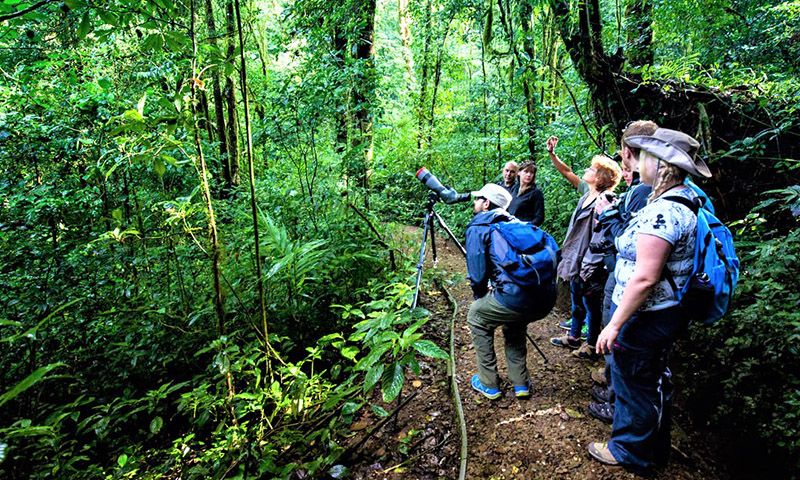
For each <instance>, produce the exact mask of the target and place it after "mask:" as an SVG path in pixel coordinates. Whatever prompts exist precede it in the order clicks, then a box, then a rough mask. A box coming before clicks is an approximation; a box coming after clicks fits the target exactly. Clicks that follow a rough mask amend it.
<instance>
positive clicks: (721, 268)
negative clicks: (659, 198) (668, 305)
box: [664, 197, 739, 325]
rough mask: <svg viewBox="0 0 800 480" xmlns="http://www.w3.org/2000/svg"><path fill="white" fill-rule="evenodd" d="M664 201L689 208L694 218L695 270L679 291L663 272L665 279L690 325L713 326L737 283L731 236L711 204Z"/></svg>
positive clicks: (683, 199) (736, 259)
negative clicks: (710, 206)
mask: <svg viewBox="0 0 800 480" xmlns="http://www.w3.org/2000/svg"><path fill="white" fill-rule="evenodd" d="M664 198H665V199H666V200H671V201H673V202H677V203H680V204H682V205H685V206H686V207H689V209H690V210H691V211H692V212H693V213H694V214H695V215H697V239H696V241H695V250H694V267H693V269H692V273H691V275H690V276H689V280H688V281H687V282H686V284H684V286H683V288H681V289H680V290H678V289H677V285H676V284H675V281H674V280H673V278H672V275H671V274H670V273H669V271H666V272H665V275H666V279H667V281H668V282H669V283H670V286H671V287H672V289H673V290H674V291H675V292H676V296H677V298H678V301H679V302H680V304H681V307H682V309H683V311H684V314H685V315H686V316H687V317H688V318H689V319H690V320H692V321H696V322H701V323H704V324H706V325H712V324H714V323H716V322H717V320H719V319H720V318H722V316H723V315H725V312H727V311H728V307H729V306H730V302H731V299H732V298H733V292H734V290H735V289H736V282H737V281H738V280H739V258H738V257H737V256H736V252H735V251H734V248H733V236H732V235H731V231H730V230H729V229H728V227H726V226H725V225H723V224H722V222H720V221H719V219H717V217H716V216H714V214H713V213H711V211H710V210H709V209H708V208H707V207H706V205H710V204H711V202H709V201H707V200H706V201H705V202H703V200H700V199H697V200H696V201H694V202H693V201H691V200H689V199H687V198H684V197H664ZM701 202H703V206H702V208H701V206H700V205H699V204H700V203H701ZM712 208H713V207H712Z"/></svg>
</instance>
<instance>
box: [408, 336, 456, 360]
mask: <svg viewBox="0 0 800 480" xmlns="http://www.w3.org/2000/svg"><path fill="white" fill-rule="evenodd" d="M412 346H413V347H414V350H416V351H418V352H419V353H421V354H423V355H425V356H426V357H432V358H450V355H448V354H447V352H445V351H444V350H442V349H441V348H439V347H437V346H436V344H435V343H433V342H431V341H430V340H419V341H417V342H415V343H413V344H412Z"/></svg>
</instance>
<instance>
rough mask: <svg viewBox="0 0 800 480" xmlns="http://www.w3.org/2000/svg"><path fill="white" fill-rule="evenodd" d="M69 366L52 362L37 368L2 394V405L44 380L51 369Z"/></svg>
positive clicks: (0, 402)
mask: <svg viewBox="0 0 800 480" xmlns="http://www.w3.org/2000/svg"><path fill="white" fill-rule="evenodd" d="M65 366H67V364H66V363H60V362H59V363H51V364H50V365H46V366H44V367H42V368H38V369H36V371H35V372H33V373H31V374H30V375H28V376H27V377H25V379H24V380H23V381H21V382H19V383H18V384H16V385H14V387H13V388H12V389H11V390H9V391H7V392H6V393H4V394H2V395H0V407H2V406H3V405H4V404H5V403H6V402H8V401H9V400H12V399H13V398H14V397H16V396H17V395H19V394H20V393H22V392H24V391H25V390H27V389H29V388H31V387H32V386H34V385H35V384H36V383H37V382H39V381H40V380H42V379H43V378H44V376H45V375H47V374H48V373H50V371H51V370H55V369H56V368H58V367H65Z"/></svg>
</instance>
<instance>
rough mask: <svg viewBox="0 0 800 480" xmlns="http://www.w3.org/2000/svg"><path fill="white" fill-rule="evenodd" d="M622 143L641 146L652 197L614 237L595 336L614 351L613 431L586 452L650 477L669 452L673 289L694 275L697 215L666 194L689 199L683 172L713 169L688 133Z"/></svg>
mask: <svg viewBox="0 0 800 480" xmlns="http://www.w3.org/2000/svg"><path fill="white" fill-rule="evenodd" d="M625 142H626V143H627V144H628V145H630V146H631V147H636V148H640V149H641V151H640V154H639V173H640V175H641V180H642V182H644V183H646V184H648V185H652V186H653V193H652V194H651V196H650V200H649V202H648V204H647V205H646V206H645V207H644V208H642V209H641V210H640V211H639V212H638V214H637V215H636V216H635V217H633V219H632V220H631V221H630V223H629V225H628V227H627V228H626V229H625V230H624V231H623V232H622V234H621V235H619V236H618V237H617V238H616V242H615V243H616V247H617V251H618V252H619V256H618V259H617V264H616V267H615V270H614V274H615V276H616V281H617V283H616V286H615V287H614V294H613V303H612V306H611V320H610V322H609V324H608V326H606V327H605V328H604V329H603V331H602V332H600V336H599V337H598V339H597V350H598V351H600V352H604V353H613V365H612V368H611V377H612V380H613V382H612V383H613V384H614V389H615V391H616V402H615V409H614V420H613V429H612V431H611V439H610V440H609V441H608V443H601V442H592V443H590V444H589V445H588V447H587V448H588V450H589V454H590V455H591V456H592V457H593V458H595V459H596V460H598V461H599V462H601V463H605V464H607V465H622V466H624V467H625V468H626V469H628V470H631V471H633V472H635V473H640V474H648V473H651V472H652V470H653V469H654V468H656V467H658V466H661V465H663V464H665V463H666V461H667V459H668V456H669V453H670V426H671V423H672V397H673V390H674V387H673V384H672V381H671V374H670V371H669V368H668V359H669V353H670V352H671V350H672V347H673V345H674V343H675V341H676V340H677V339H678V337H679V336H680V335H681V334H683V333H684V332H685V330H686V327H687V326H688V321H687V320H686V319H685V318H684V317H683V315H682V314H681V311H680V306H679V304H678V301H677V300H676V297H675V291H676V289H678V290H679V289H680V288H681V287H683V285H684V284H685V283H686V282H687V281H688V279H689V275H690V273H691V271H692V263H693V259H694V248H695V237H696V231H697V217H696V215H695V214H694V212H692V210H691V209H690V208H689V207H687V206H686V205H684V204H682V203H680V202H679V201H672V200H671V199H670V198H669V197H682V198H684V199H687V200H690V201H694V200H695V199H696V198H697V195H696V194H695V192H694V191H693V190H692V188H690V187H688V186H687V185H686V183H685V180H686V178H687V175H689V174H693V175H701V176H704V177H708V176H711V172H710V171H709V169H708V166H706V164H705V163H704V162H703V161H702V160H700V159H699V158H696V157H695V153H696V151H697V147H698V146H699V144H698V143H697V141H696V140H695V139H694V138H692V137H690V136H689V135H686V134H685V133H682V132H679V131H676V130H670V129H666V128H659V129H658V130H656V131H655V133H653V134H652V135H650V136H647V135H639V136H631V137H628V138H626V139H625ZM664 272H668V274H669V275H664ZM668 277H671V278H668Z"/></svg>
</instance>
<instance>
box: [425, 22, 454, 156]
mask: <svg viewBox="0 0 800 480" xmlns="http://www.w3.org/2000/svg"><path fill="white" fill-rule="evenodd" d="M452 23H453V17H450V20H449V21H448V22H447V27H445V30H444V34H442V43H441V45H440V46H439V52H438V53H437V54H436V65H435V66H434V68H433V91H432V92H431V108H430V110H429V112H428V133H427V135H426V142H425V143H426V144H427V145H428V147H430V146H431V145H433V129H434V124H435V121H436V117H435V115H434V112H435V111H436V94H437V93H438V92H439V82H440V81H441V79H442V59H443V57H444V53H445V48H446V45H447V36H448V35H449V34H450V25H451V24H452ZM430 156H431V149H430V148H428V153H427V160H428V161H430Z"/></svg>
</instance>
